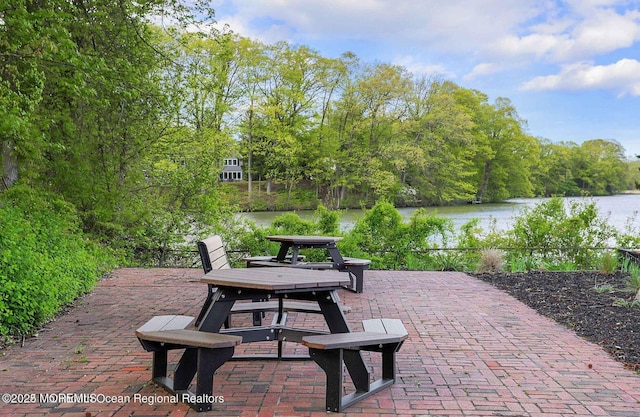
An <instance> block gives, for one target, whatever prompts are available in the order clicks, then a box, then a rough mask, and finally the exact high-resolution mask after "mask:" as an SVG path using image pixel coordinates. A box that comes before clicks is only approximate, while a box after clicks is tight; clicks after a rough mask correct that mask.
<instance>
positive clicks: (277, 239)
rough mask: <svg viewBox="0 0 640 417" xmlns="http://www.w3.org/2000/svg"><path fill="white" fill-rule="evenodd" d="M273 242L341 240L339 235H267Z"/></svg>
mask: <svg viewBox="0 0 640 417" xmlns="http://www.w3.org/2000/svg"><path fill="white" fill-rule="evenodd" d="M267 239H268V240H271V241H273V242H281V243H291V244H294V245H313V244H316V245H317V244H328V243H335V242H338V241H340V240H342V237H339V236H304V235H300V236H296V235H273V236H267Z"/></svg>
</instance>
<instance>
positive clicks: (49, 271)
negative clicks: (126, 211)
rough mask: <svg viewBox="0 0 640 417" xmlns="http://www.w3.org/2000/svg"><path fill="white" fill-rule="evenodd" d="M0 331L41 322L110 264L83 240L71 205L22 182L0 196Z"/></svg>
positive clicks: (110, 257) (20, 330) (9, 331)
mask: <svg viewBox="0 0 640 417" xmlns="http://www.w3.org/2000/svg"><path fill="white" fill-rule="evenodd" d="M0 197H1V201H0V224H2V225H3V230H2V234H0V294H1V295H0V335H10V334H26V333H29V332H30V331H32V330H33V329H34V328H36V327H37V326H39V325H41V324H42V323H43V322H45V321H46V320H48V319H51V318H52V317H53V315H54V314H55V313H56V312H57V311H58V310H59V309H60V307H62V306H64V305H65V304H68V303H70V302H72V301H73V300H74V299H75V298H76V297H78V296H79V295H81V294H83V293H85V292H87V291H89V290H91V288H92V287H93V285H94V284H95V282H96V280H97V279H98V278H99V277H100V276H101V275H102V274H103V273H105V272H106V271H107V270H108V269H110V268H111V267H113V266H114V264H115V259H114V257H113V255H111V253H110V252H109V250H106V249H104V248H101V247H99V246H97V245H95V244H92V243H90V242H88V241H87V239H86V237H85V236H83V234H82V232H81V231H80V229H79V221H78V217H77V214H76V212H75V210H74V209H73V207H71V206H70V205H69V204H68V203H65V202H64V201H63V200H61V199H59V198H58V197H56V196H52V195H40V193H38V192H36V191H34V190H31V189H29V188H26V187H22V186H15V187H12V188H11V189H10V190H9V191H6V192H4V193H3V194H2V195H0Z"/></svg>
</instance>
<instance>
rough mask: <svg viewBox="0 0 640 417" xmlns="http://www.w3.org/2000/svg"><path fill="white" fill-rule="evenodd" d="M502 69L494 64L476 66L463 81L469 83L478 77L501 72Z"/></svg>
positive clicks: (485, 63) (487, 63) (486, 63)
mask: <svg viewBox="0 0 640 417" xmlns="http://www.w3.org/2000/svg"><path fill="white" fill-rule="evenodd" d="M502 69H503V68H502V67H501V66H500V65H498V64H496V63H494V62H484V63H482V64H478V65H476V66H475V67H474V68H473V69H472V70H471V72H470V73H469V74H467V75H465V76H464V77H463V79H464V80H465V81H471V80H474V79H476V78H478V77H483V76H485V75H491V74H495V73H496V72H500V71H502Z"/></svg>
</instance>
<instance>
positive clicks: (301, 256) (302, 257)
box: [242, 255, 306, 268]
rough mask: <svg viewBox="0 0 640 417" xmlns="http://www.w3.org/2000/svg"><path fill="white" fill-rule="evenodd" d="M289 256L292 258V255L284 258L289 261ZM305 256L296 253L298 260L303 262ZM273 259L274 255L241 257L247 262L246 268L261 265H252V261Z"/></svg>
mask: <svg viewBox="0 0 640 417" xmlns="http://www.w3.org/2000/svg"><path fill="white" fill-rule="evenodd" d="M291 258H292V255H288V256H287V257H286V258H285V260H286V261H288V262H291ZM305 258H306V257H305V256H304V255H298V262H304V260H305ZM275 259H276V257H275V256H274V255H265V256H248V257H246V258H242V260H243V261H245V262H246V263H247V268H251V267H254V266H261V265H254V262H264V261H274V260H275Z"/></svg>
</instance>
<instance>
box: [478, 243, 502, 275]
mask: <svg viewBox="0 0 640 417" xmlns="http://www.w3.org/2000/svg"><path fill="white" fill-rule="evenodd" d="M503 266H504V253H502V251H500V250H498V249H494V248H488V249H482V250H481V251H480V259H479V261H478V267H477V271H478V272H501V271H502V270H503Z"/></svg>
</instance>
